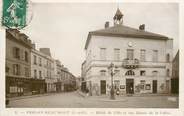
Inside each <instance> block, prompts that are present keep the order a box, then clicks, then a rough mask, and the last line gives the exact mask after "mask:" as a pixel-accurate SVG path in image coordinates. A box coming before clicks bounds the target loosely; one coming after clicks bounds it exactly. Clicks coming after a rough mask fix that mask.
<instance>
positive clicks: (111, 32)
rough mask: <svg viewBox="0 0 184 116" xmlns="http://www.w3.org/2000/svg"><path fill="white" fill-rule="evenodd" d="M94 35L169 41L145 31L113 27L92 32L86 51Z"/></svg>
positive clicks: (119, 26)
mask: <svg viewBox="0 0 184 116" xmlns="http://www.w3.org/2000/svg"><path fill="white" fill-rule="evenodd" d="M92 35H97V36H113V37H133V38H145V39H162V40H167V39H169V38H168V37H166V36H164V35H160V34H156V33H152V32H148V31H145V30H139V29H135V28H132V27H128V26H125V25H115V26H113V27H109V28H105V29H100V30H96V31H91V32H89V34H88V38H87V41H86V45H85V49H87V46H88V44H89V41H90V39H91V36H92Z"/></svg>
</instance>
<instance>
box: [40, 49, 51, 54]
mask: <svg viewBox="0 0 184 116" xmlns="http://www.w3.org/2000/svg"><path fill="white" fill-rule="evenodd" d="M40 52H42V53H44V54H45V55H48V56H51V53H50V48H40Z"/></svg>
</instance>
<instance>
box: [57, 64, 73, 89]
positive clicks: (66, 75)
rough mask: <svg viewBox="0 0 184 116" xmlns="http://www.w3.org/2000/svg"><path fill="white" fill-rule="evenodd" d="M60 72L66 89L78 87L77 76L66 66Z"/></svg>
mask: <svg viewBox="0 0 184 116" xmlns="http://www.w3.org/2000/svg"><path fill="white" fill-rule="evenodd" d="M60 74H61V80H62V82H63V85H64V91H65V92H68V91H74V90H75V89H76V77H75V76H74V75H73V74H72V73H71V72H69V70H68V69H67V68H65V67H62V69H61V73H60Z"/></svg>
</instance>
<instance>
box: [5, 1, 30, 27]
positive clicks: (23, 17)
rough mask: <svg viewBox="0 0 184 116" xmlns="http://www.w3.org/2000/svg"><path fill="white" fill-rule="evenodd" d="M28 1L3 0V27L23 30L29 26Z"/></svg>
mask: <svg viewBox="0 0 184 116" xmlns="http://www.w3.org/2000/svg"><path fill="white" fill-rule="evenodd" d="M29 5H30V2H29V1H28V0H3V11H2V12H3V15H2V26H5V27H6V28H12V29H13V28H14V29H15V28H16V29H22V28H24V27H26V25H27V24H28V20H27V11H28V8H29Z"/></svg>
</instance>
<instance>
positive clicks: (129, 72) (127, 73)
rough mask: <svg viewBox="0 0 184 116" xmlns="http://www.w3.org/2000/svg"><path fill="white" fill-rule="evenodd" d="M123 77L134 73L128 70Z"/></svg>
mask: <svg viewBox="0 0 184 116" xmlns="http://www.w3.org/2000/svg"><path fill="white" fill-rule="evenodd" d="M125 75H126V76H127V75H135V73H134V72H133V71H132V70H129V71H127V72H126V73H125Z"/></svg>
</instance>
